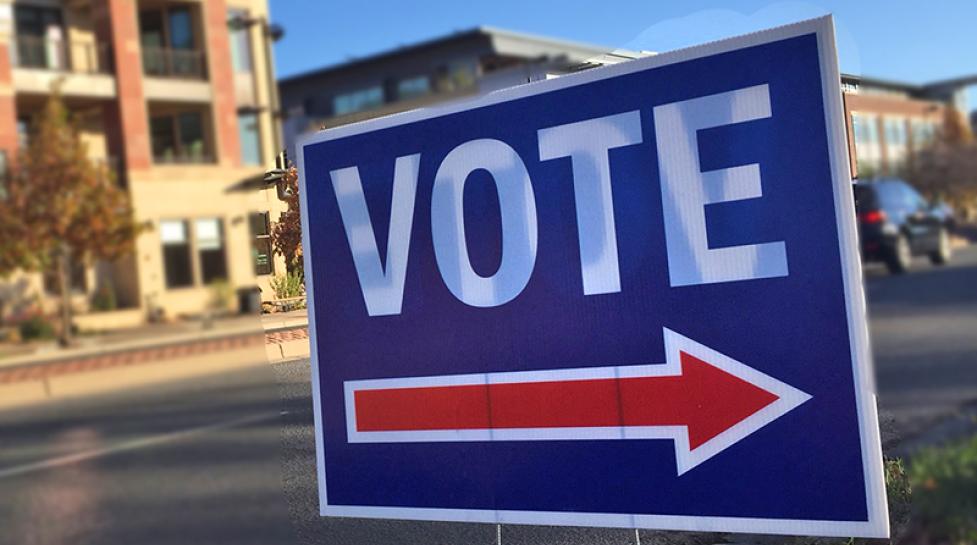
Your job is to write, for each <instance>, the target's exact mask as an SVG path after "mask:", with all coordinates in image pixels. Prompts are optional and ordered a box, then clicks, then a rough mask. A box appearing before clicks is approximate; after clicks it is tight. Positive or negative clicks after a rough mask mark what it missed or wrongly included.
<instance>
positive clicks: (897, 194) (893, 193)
mask: <svg viewBox="0 0 977 545" xmlns="http://www.w3.org/2000/svg"><path fill="white" fill-rule="evenodd" d="M900 185H901V184H897V183H893V182H880V183H877V184H875V186H874V187H875V194H876V197H877V198H878V205H879V208H881V209H883V210H890V211H895V210H905V209H906V208H908V207H909V202H908V200H907V199H906V194H907V193H906V192H905V191H903V188H902V187H900Z"/></svg>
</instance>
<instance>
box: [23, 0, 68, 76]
mask: <svg viewBox="0 0 977 545" xmlns="http://www.w3.org/2000/svg"><path fill="white" fill-rule="evenodd" d="M14 20H15V24H16V25H17V41H16V48H17V56H16V58H17V62H18V64H19V65H20V66H24V67H28V68H47V69H53V70H63V69H65V68H67V67H68V62H67V61H68V56H67V50H66V48H65V33H64V27H62V25H61V10H60V8H55V7H42V6H23V5H17V6H15V7H14Z"/></svg>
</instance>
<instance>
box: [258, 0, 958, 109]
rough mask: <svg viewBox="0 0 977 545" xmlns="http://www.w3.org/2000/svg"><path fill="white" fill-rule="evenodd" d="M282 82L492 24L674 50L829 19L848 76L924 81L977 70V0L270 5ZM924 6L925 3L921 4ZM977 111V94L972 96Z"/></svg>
mask: <svg viewBox="0 0 977 545" xmlns="http://www.w3.org/2000/svg"><path fill="white" fill-rule="evenodd" d="M270 3H271V11H272V20H273V21H274V22H276V23H279V24H281V25H282V26H284V27H285V32H286V34H285V38H283V39H282V40H281V41H280V42H278V44H276V46H275V57H276V63H277V68H278V73H279V76H289V75H292V74H296V73H299V72H303V71H307V70H312V69H315V68H318V67H322V66H325V65H329V64H335V63H338V62H343V61H345V60H349V59H351V58H354V57H361V56H365V55H369V54H371V53H375V52H378V51H382V50H386V49H390V48H393V47H396V46H398V45H403V44H410V43H413V42H416V41H420V40H423V39H427V38H431V37H434V36H438V35H441V34H446V33H450V32H452V31H456V30H463V29H467V28H471V27H474V26H478V25H491V26H497V27H502V28H506V29H511V30H517V31H522V32H529V33H535V34H542V35H547V36H553V37H559V38H564V39H569V40H576V41H581V42H588V43H593V44H597V45H602V46H607V47H608V48H611V49H613V48H617V47H625V48H630V49H646V50H651V51H668V50H670V49H675V48H678V47H684V46H688V45H693V44H696V43H701V42H705V41H710V40H714V39H718V38H722V37H726V36H732V35H736V34H743V33H745V32H750V31H753V30H759V29H761V28H766V27H770V26H776V25H780V24H784V23H788V22H791V21H796V20H800V19H806V18H810V17H816V16H819V15H823V14H825V13H832V14H833V15H834V16H835V23H836V26H837V30H838V36H837V39H838V47H839V56H840V57H841V67H842V70H843V71H845V72H850V73H855V74H862V75H868V76H876V77H882V78H887V79H895V80H901V81H908V82H915V83H922V82H928V81H933V80H939V79H945V78H952V77H957V76H960V75H964V74H968V75H969V74H977V39H974V34H975V31H977V1H974V0H938V1H936V2H926V3H923V2H918V1H917V2H910V1H908V0H890V1H882V0H855V1H852V0H849V1H841V0H824V1H820V2H806V1H784V2H770V1H762V0H734V1H726V2H719V1H716V0H685V1H681V2H679V1H669V2H665V1H662V0H602V1H593V0H495V1H491V2H488V1H482V2H478V1H473V0H430V1H417V2H404V1H403V0H373V1H360V2H324V1H312V0H270ZM921 6H922V7H921ZM971 106H972V107H973V106H977V92H974V91H972V92H971Z"/></svg>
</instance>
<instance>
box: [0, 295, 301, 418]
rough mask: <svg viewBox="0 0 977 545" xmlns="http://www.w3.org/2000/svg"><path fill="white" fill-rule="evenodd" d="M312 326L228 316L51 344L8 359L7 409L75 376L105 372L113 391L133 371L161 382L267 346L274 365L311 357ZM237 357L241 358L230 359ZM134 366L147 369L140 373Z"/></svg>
mask: <svg viewBox="0 0 977 545" xmlns="http://www.w3.org/2000/svg"><path fill="white" fill-rule="evenodd" d="M307 324H308V317H307V314H306V312H305V311H304V310H300V311H293V312H287V313H277V314H266V315H262V316H261V317H260V318H259V317H258V316H234V317H227V318H222V319H215V320H213V321H212V322H210V323H209V324H204V323H203V322H200V321H187V322H179V323H173V324H158V325H151V326H141V327H138V328H132V329H127V330H120V331H117V332H113V333H110V334H106V335H99V336H96V337H86V338H82V339H80V341H79V345H78V346H75V347H72V348H68V349H60V348H58V347H57V346H56V345H55V344H53V343H45V344H43V345H38V346H35V347H34V350H33V351H31V352H29V353H24V354H17V355H14V356H9V357H6V358H3V359H0V407H9V406H12V405H18V404H22V403H25V402H37V401H44V400H46V399H49V398H51V397H55V396H57V395H58V392H55V391H54V390H58V389H57V388H54V387H53V385H54V384H55V382H57V383H59V384H60V383H61V382H64V381H65V379H64V377H66V376H69V375H70V376H76V375H80V374H85V375H88V374H97V375H99V377H100V380H101V381H102V382H103V383H105V384H103V386H104V387H111V385H112V384H114V382H113V381H115V380H117V379H119V378H121V377H122V375H126V377H127V378H126V380H124V381H123V382H124V383H125V384H130V383H131V382H132V378H131V377H132V375H133V374H137V375H140V376H143V377H144V378H145V379H146V380H156V381H158V380H165V379H167V378H168V377H170V376H172V377H176V376H179V377H181V378H182V377H186V376H188V373H196V374H203V373H208V372H213V371H215V370H223V369H227V368H231V367H233V366H234V365H236V364H239V365H242V366H243V365H253V360H254V359H256V358H255V357H254V356H255V355H256V353H257V352H256V350H257V349H258V347H260V346H264V347H265V354H264V355H265V358H264V361H265V362H266V363H268V362H270V363H278V362H281V361H285V360H289V359H295V358H301V357H306V356H308V354H309V344H308V328H307ZM232 353H233V354H234V355H235V356H234V357H227V356H230V355H231V354H232ZM191 360H192V366H191V365H190V364H189V363H188V362H190V361H191ZM235 360H239V361H235ZM171 361H172V365H169V363H170V362H171ZM161 364H167V365H161ZM184 364H187V365H184ZM134 367H139V368H140V369H142V371H141V372H136V371H133V370H132V368H134ZM191 367H192V368H191ZM112 370H115V374H112ZM96 371H97V372H98V373H93V372H96ZM106 373H108V374H106ZM120 384H121V383H120Z"/></svg>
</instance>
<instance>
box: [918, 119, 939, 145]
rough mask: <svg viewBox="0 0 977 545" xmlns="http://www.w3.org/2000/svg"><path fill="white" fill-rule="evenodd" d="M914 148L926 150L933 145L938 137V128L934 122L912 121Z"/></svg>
mask: <svg viewBox="0 0 977 545" xmlns="http://www.w3.org/2000/svg"><path fill="white" fill-rule="evenodd" d="M912 131H913V147H914V148H915V149H921V148H925V147H926V146H928V145H930V144H932V143H933V138H934V137H935V136H936V126H935V125H934V124H933V122H932V121H926V120H923V119H914V120H913V121H912Z"/></svg>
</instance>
